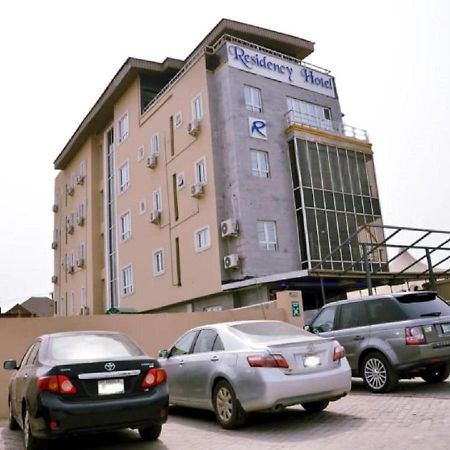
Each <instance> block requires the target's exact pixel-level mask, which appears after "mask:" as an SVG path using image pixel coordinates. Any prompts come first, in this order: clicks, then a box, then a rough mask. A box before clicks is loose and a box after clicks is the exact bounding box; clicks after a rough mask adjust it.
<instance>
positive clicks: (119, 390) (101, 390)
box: [98, 378, 125, 395]
mask: <svg viewBox="0 0 450 450" xmlns="http://www.w3.org/2000/svg"><path fill="white" fill-rule="evenodd" d="M124 392H125V389H124V384H123V378H118V379H114V380H99V381H98V395H112V394H123V393H124Z"/></svg>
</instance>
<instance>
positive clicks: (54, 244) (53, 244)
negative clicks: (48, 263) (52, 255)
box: [52, 241, 58, 250]
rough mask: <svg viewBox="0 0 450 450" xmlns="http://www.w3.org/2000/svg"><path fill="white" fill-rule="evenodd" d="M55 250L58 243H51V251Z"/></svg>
mask: <svg viewBox="0 0 450 450" xmlns="http://www.w3.org/2000/svg"><path fill="white" fill-rule="evenodd" d="M57 248H58V242H56V241H53V242H52V249H53V250H56V249H57Z"/></svg>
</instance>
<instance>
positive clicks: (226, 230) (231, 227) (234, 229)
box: [220, 219, 239, 238]
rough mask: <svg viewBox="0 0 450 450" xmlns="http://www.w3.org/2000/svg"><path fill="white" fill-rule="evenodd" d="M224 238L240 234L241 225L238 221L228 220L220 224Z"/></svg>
mask: <svg viewBox="0 0 450 450" xmlns="http://www.w3.org/2000/svg"><path fill="white" fill-rule="evenodd" d="M220 231H221V233H222V237H223V238H226V237H235V236H237V235H238V234H239V225H238V222H237V220H236V219H227V220H224V221H223V222H222V223H221V224H220Z"/></svg>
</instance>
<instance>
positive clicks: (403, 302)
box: [397, 292, 450, 319]
mask: <svg viewBox="0 0 450 450" xmlns="http://www.w3.org/2000/svg"><path fill="white" fill-rule="evenodd" d="M397 301H398V302H399V305H400V307H401V308H402V310H403V311H404V312H405V313H406V315H407V316H408V318H410V319H418V318H420V317H440V316H450V305H449V304H448V303H446V302H445V301H444V300H442V299H441V298H440V297H439V296H437V295H436V294H433V293H432V292H424V293H414V294H407V295H402V296H399V297H397Z"/></svg>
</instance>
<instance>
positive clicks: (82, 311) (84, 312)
mask: <svg viewBox="0 0 450 450" xmlns="http://www.w3.org/2000/svg"><path fill="white" fill-rule="evenodd" d="M88 315H89V306H82V307H81V309H80V316H88Z"/></svg>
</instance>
